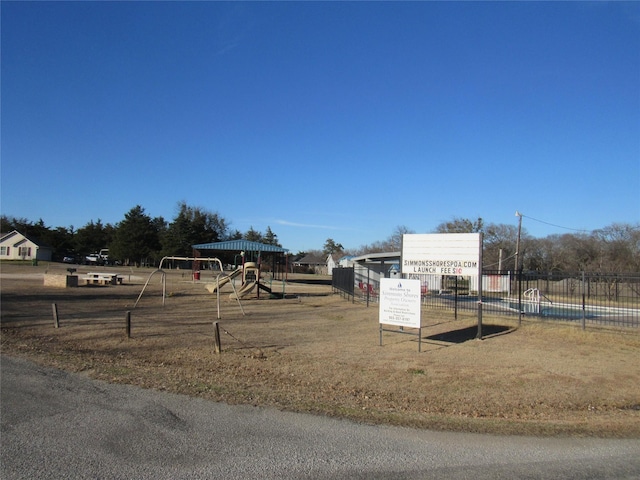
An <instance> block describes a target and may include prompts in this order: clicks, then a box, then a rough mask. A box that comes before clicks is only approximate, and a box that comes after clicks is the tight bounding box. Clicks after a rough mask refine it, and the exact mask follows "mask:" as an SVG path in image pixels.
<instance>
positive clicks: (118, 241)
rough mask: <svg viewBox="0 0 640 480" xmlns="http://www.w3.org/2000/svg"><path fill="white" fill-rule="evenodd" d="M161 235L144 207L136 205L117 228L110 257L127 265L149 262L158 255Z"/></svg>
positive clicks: (110, 249)
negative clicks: (150, 258)
mask: <svg viewBox="0 0 640 480" xmlns="http://www.w3.org/2000/svg"><path fill="white" fill-rule="evenodd" d="M159 249H160V237H159V232H158V228H157V226H156V225H155V224H154V222H153V221H152V220H151V217H149V216H148V215H147V214H145V213H144V208H142V207H141V206H140V205H136V206H135V207H133V208H132V209H131V210H129V212H127V213H126V214H125V216H124V220H123V221H122V222H120V223H119V224H118V226H117V228H116V232H115V238H114V239H113V242H112V243H111V245H110V248H109V257H110V258H112V259H118V260H121V261H122V262H123V263H124V264H126V265H131V264H132V263H133V264H140V263H147V262H148V260H149V257H151V256H154V255H157V252H158V250H159Z"/></svg>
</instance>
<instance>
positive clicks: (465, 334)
mask: <svg viewBox="0 0 640 480" xmlns="http://www.w3.org/2000/svg"><path fill="white" fill-rule="evenodd" d="M513 331H515V328H512V327H506V326H504V325H492V324H485V325H483V326H482V338H489V337H495V336H498V335H505V334H507V333H511V332H513ZM477 335H478V327H477V325H474V326H472V327H467V328H461V329H458V330H451V331H449V332H442V333H436V334H435V335H429V336H428V337H424V338H425V339H426V340H434V341H438V342H446V343H464V342H466V341H468V340H474V339H475V338H476V337H477Z"/></svg>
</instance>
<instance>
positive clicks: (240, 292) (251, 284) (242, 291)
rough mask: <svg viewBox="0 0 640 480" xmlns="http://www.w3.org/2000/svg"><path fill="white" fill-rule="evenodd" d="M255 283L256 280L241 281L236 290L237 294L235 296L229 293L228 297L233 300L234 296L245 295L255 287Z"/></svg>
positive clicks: (240, 296)
mask: <svg viewBox="0 0 640 480" xmlns="http://www.w3.org/2000/svg"><path fill="white" fill-rule="evenodd" d="M257 283H258V282H256V281H255V280H252V281H250V282H246V283H243V284H242V286H241V287H240V289H239V290H238V291H237V294H238V296H237V297H236V294H235V293H230V294H229V298H230V299H231V300H235V299H236V298H242V297H244V296H245V295H248V294H249V293H251V291H252V290H253V289H254V288H255V286H256V284H257Z"/></svg>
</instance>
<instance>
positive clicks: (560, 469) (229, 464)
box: [0, 356, 640, 480]
mask: <svg viewBox="0 0 640 480" xmlns="http://www.w3.org/2000/svg"><path fill="white" fill-rule="evenodd" d="M0 373H1V377H0V380H1V382H0V420H1V431H0V433H1V437H0V441H1V453H0V459H1V461H2V464H1V467H0V477H1V478H2V479H5V480H9V479H22V478H24V479H56V480H58V479H60V478H67V479H74V478H82V479H85V478H94V479H98V478H99V479H134V478H135V479H154V480H160V479H218V478H219V479H222V478H224V479H226V480H232V479H254V478H255V479H258V478H259V479H430V478H434V479H444V480H447V479H473V480H483V479H514V478H520V479H554V480H563V479H586V478H589V479H640V440H601V439H584V438H582V439H581V438H561V439H543V438H527V437H499V436H489V435H473V434H459V433H442V432H431V431H423V430H413V429H408V428H396V427H385V426H372V425H360V424H355V423H352V422H348V421H343V420H336V419H332V418H324V417H316V416H312V415H303V414H294V413H287V412H280V411H277V410H274V409H265V408H256V407H248V406H229V405H225V404H221V403H214V402H208V401H205V400H200V399H194V398H189V397H185V396H180V395H174V394H169V393H164V392H156V391H148V390H143V389H140V388H136V387H131V386H123V385H111V384H107V383H103V382H97V381H93V380H90V379H88V378H86V377H83V376H81V375H76V374H69V373H65V372H62V371H58V370H53V369H49V368H43V367H39V366H36V365H34V364H33V363H30V362H27V361H24V360H17V359H13V358H9V357H6V356H2V357H1V360H0Z"/></svg>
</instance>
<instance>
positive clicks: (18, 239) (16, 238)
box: [0, 230, 50, 248]
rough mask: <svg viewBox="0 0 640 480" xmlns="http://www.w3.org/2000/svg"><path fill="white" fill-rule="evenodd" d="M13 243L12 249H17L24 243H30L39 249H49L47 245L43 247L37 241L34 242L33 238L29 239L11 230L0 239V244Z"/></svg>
mask: <svg viewBox="0 0 640 480" xmlns="http://www.w3.org/2000/svg"><path fill="white" fill-rule="evenodd" d="M9 241H11V242H15V243H13V244H12V245H13V247H18V246H20V245H22V244H23V243H25V242H31V243H33V244H34V245H36V246H37V247H39V248H50V247H49V246H48V245H44V244H42V243H40V242H39V241H38V240H35V239H33V238H29V237H27V236H26V235H23V234H22V233H20V232H19V231H17V230H13V231H12V232H9V233H7V234H5V235H3V236H2V237H0V243H5V242H9Z"/></svg>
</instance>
